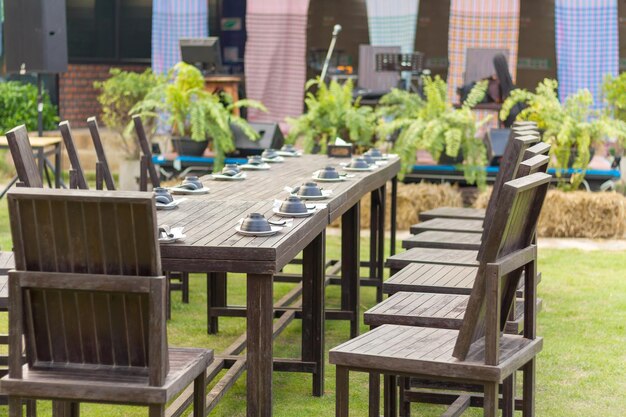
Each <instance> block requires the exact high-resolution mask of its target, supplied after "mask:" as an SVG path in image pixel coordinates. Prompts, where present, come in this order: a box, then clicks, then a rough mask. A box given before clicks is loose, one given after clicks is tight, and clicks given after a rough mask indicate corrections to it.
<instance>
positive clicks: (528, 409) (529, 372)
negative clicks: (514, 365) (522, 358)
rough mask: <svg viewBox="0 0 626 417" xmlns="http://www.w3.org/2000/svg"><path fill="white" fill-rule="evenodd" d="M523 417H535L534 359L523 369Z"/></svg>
mask: <svg viewBox="0 0 626 417" xmlns="http://www.w3.org/2000/svg"><path fill="white" fill-rule="evenodd" d="M522 371H523V391H522V416H524V417H535V360H534V359H532V360H531V361H529V362H528V363H527V364H526V365H524V367H523V368H522Z"/></svg>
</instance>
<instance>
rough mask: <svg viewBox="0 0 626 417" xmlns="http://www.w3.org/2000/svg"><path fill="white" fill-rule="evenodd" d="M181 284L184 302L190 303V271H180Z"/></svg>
mask: <svg viewBox="0 0 626 417" xmlns="http://www.w3.org/2000/svg"><path fill="white" fill-rule="evenodd" d="M180 284H181V287H182V293H183V303H184V304H189V272H181V273H180Z"/></svg>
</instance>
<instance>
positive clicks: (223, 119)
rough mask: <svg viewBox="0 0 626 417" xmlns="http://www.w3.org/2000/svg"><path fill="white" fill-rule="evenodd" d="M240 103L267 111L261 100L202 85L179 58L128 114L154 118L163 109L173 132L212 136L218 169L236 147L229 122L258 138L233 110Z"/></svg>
mask: <svg viewBox="0 0 626 417" xmlns="http://www.w3.org/2000/svg"><path fill="white" fill-rule="evenodd" d="M242 107H251V108H256V109H259V110H262V111H267V110H266V108H265V106H263V104H261V103H260V102H258V101H255V100H239V101H237V102H234V101H233V99H232V97H231V96H230V95H228V94H226V93H220V94H213V93H210V92H208V91H207V90H205V88H204V77H203V76H202V73H201V72H200V71H199V70H198V69H197V68H196V67H194V66H192V65H189V64H186V63H184V62H179V63H178V64H176V65H175V66H174V68H172V69H171V70H170V71H169V72H168V75H167V80H166V81H165V82H163V83H160V84H158V85H157V86H156V87H155V88H153V89H152V90H151V91H150V92H149V93H148V94H147V95H146V97H145V98H144V100H142V101H141V102H139V103H137V105H135V106H134V107H133V109H132V110H131V114H141V115H142V116H145V117H150V118H154V117H157V114H158V113H159V112H165V113H167V115H168V119H167V122H168V125H169V126H170V127H171V133H172V136H174V137H180V138H190V139H192V140H195V141H198V142H202V141H205V140H211V143H212V146H213V151H214V152H215V163H214V169H215V170H219V169H221V167H222V166H223V164H224V158H225V155H226V154H227V153H228V152H232V151H234V150H235V142H234V137H233V132H232V130H231V128H230V124H231V123H232V124H233V125H237V126H238V127H240V128H241V130H242V132H243V133H244V134H245V135H246V136H247V137H249V138H250V139H252V140H256V139H258V138H259V134H258V133H257V132H256V131H255V130H254V129H252V127H251V126H250V125H249V124H248V122H247V121H246V120H244V119H243V118H241V117H240V116H237V115H235V114H233V109H236V108H242Z"/></svg>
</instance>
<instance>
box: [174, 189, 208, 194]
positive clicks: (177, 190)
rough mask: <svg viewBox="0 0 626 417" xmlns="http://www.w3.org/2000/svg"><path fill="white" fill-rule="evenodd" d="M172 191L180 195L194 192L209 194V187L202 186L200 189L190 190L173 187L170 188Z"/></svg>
mask: <svg viewBox="0 0 626 417" xmlns="http://www.w3.org/2000/svg"><path fill="white" fill-rule="evenodd" d="M169 190H170V193H172V194H178V195H193V194H197V195H199V194H208V193H209V189H208V188H206V187H203V188H200V189H199V190H189V189H187V188H183V187H171V188H169Z"/></svg>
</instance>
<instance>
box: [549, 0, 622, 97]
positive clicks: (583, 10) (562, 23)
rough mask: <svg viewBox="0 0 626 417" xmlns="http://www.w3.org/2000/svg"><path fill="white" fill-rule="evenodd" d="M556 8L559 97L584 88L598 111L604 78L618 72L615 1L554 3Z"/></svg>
mask: <svg viewBox="0 0 626 417" xmlns="http://www.w3.org/2000/svg"><path fill="white" fill-rule="evenodd" d="M555 6H556V8H555V32H556V60H557V75H558V80H559V97H560V98H561V101H564V100H565V99H566V98H567V97H568V96H569V95H570V94H573V93H575V92H576V91H577V90H580V89H581V88H587V89H589V90H590V91H591V92H592V93H593V98H594V106H595V107H596V108H600V107H602V106H603V103H602V97H601V85H602V81H603V78H604V76H605V75H607V74H612V75H617V74H618V73H619V44H618V42H619V40H618V26H617V23H618V22H617V19H618V17H617V0H556V5H555Z"/></svg>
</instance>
